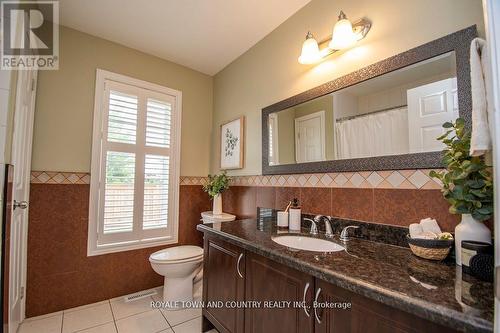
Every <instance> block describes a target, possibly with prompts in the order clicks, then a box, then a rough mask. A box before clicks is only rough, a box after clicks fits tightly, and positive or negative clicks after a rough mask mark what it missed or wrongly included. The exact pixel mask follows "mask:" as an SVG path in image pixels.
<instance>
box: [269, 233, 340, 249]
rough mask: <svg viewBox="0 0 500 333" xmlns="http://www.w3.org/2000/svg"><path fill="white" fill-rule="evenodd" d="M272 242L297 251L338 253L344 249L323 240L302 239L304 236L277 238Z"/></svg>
mask: <svg viewBox="0 0 500 333" xmlns="http://www.w3.org/2000/svg"><path fill="white" fill-rule="evenodd" d="M273 241H274V242H276V243H278V244H280V245H283V246H287V247H291V248H294V249H297V250H306V251H314V252H338V251H343V250H344V247H343V246H340V245H338V244H336V243H334V242H330V241H327V240H324V239H319V238H312V237H304V236H278V237H274V238H273Z"/></svg>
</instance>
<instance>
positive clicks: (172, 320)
mask: <svg viewBox="0 0 500 333" xmlns="http://www.w3.org/2000/svg"><path fill="white" fill-rule="evenodd" d="M161 312H162V313H163V315H164V316H165V318H166V319H167V321H168V323H169V324H170V326H176V325H179V324H182V323H183V322H185V321H188V320H191V319H194V318H196V317H200V316H201V308H199V309H196V308H195V309H183V310H176V311H172V310H166V309H161Z"/></svg>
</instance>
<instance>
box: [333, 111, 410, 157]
mask: <svg viewBox="0 0 500 333" xmlns="http://www.w3.org/2000/svg"><path fill="white" fill-rule="evenodd" d="M335 141H336V144H335V147H336V157H337V159H345V158H360V157H372V156H384V155H397V154H407V153H408V151H409V143H408V112H407V109H406V108H399V109H393V110H389V111H384V112H377V113H373V114H367V115H366V116H359V117H357V118H353V119H350V120H344V121H340V122H336V123H335Z"/></svg>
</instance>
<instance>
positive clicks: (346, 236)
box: [340, 225, 359, 242]
mask: <svg viewBox="0 0 500 333" xmlns="http://www.w3.org/2000/svg"><path fill="white" fill-rule="evenodd" d="M351 228H352V229H358V228H359V227H358V226H356V225H349V226H347V227H345V228H344V229H342V232H341V233H340V240H341V241H344V242H347V241H348V240H349V229H351Z"/></svg>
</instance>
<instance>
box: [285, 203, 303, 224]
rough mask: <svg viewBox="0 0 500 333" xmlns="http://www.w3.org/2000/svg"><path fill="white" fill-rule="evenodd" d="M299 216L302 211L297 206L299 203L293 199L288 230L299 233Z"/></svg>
mask: <svg viewBox="0 0 500 333" xmlns="http://www.w3.org/2000/svg"><path fill="white" fill-rule="evenodd" d="M301 215H302V211H301V209H300V206H299V201H298V200H297V199H296V198H295V199H293V203H292V207H290V218H289V219H290V221H289V225H288V229H289V230H293V231H300V226H301V225H300V222H301V217H302V216H301Z"/></svg>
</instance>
